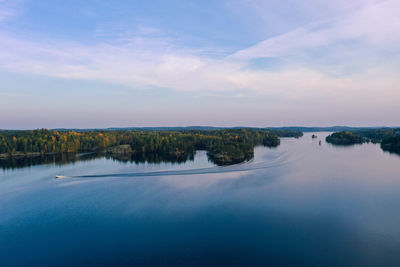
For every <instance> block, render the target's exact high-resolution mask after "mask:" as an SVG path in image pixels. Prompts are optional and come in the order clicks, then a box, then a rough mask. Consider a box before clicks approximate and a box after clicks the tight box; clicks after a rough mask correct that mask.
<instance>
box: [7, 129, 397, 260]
mask: <svg viewBox="0 0 400 267" xmlns="http://www.w3.org/2000/svg"><path fill="white" fill-rule="evenodd" d="M316 135H318V139H317V140H312V139H311V134H305V136H304V137H302V138H300V139H290V138H287V139H286V138H284V139H282V141H281V145H280V146H279V147H278V148H276V149H269V148H264V147H257V148H256V150H255V158H254V159H253V160H252V161H250V162H247V163H243V164H239V165H235V166H229V167H217V166H214V165H213V164H212V163H210V162H209V161H208V160H207V156H206V153H205V152H204V151H199V152H197V154H196V156H195V158H194V161H187V162H185V163H181V164H178V163H160V164H149V163H141V164H135V163H122V162H119V161H114V160H110V159H105V158H97V159H92V160H87V161H77V162H74V163H71V164H65V165H56V164H46V165H36V166H32V167H26V168H20V169H14V170H13V169H5V170H0V265H1V266H9V265H10V266H12V265H29V266H37V265H41V266H46V265H66V266H71V265H106V264H114V265H115V264H119V265H133V264H136V265H171V266H176V265H185V266H187V265H240V266H243V265H266V264H279V265H321V266H322V265H336V266H337V265H344V264H345V265H359V266H360V265H368V266H399V265H400V193H399V192H400V156H398V155H394V154H389V153H385V152H383V151H382V150H381V149H380V148H379V145H374V144H364V145H357V146H351V147H334V146H331V145H329V144H327V143H325V142H324V139H325V136H326V135H327V133H316ZM319 140H322V144H321V145H319V144H318V141H319ZM56 175H64V176H69V177H68V178H64V179H55V176H56ZM84 175H90V177H82V176H84ZM79 176H80V177H79Z"/></svg>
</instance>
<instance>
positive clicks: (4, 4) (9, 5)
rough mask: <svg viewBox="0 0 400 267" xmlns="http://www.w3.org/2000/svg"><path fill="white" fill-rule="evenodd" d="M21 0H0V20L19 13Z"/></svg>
mask: <svg viewBox="0 0 400 267" xmlns="http://www.w3.org/2000/svg"><path fill="white" fill-rule="evenodd" d="M21 3H22V1H21V0H0V22H2V21H5V20H7V19H11V18H13V17H17V16H18V15H20V14H21V12H22V11H21Z"/></svg>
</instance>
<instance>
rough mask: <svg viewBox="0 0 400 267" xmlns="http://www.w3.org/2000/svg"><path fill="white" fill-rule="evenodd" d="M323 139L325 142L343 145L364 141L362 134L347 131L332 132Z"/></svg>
mask: <svg viewBox="0 0 400 267" xmlns="http://www.w3.org/2000/svg"><path fill="white" fill-rule="evenodd" d="M325 140H326V142H327V143H330V144H334V145H343V146H347V145H354V144H362V143H364V142H365V141H366V139H364V138H363V137H362V136H360V135H357V134H355V133H352V132H349V131H343V132H336V133H333V134H331V135H328V136H327V137H326V138H325Z"/></svg>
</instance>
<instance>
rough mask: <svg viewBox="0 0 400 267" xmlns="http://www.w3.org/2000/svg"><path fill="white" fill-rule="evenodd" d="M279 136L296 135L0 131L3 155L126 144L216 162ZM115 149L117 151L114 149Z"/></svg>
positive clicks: (243, 155)
mask: <svg viewBox="0 0 400 267" xmlns="http://www.w3.org/2000/svg"><path fill="white" fill-rule="evenodd" d="M278 134H279V136H285V135H286V136H297V137H298V136H299V135H300V134H301V133H293V132H292V131H283V132H282V131H279V132H277V133H274V131H269V130H253V129H224V130H211V131H206V130H187V131H141V130H125V131H82V132H76V131H55V130H46V129H40V130H30V131H0V154H1V155H2V157H3V158H4V157H13V156H29V155H37V154H39V155H45V154H47V155H48V154H56V153H84V152H104V151H111V152H110V153H118V149H117V150H110V148H115V147H118V146H125V147H126V146H127V145H128V148H129V153H133V154H157V155H169V156H171V155H176V156H177V157H182V156H186V155H193V153H194V152H195V151H196V150H207V152H208V155H209V157H210V159H211V160H213V161H214V162H215V163H217V164H219V165H224V164H232V163H237V162H241V161H243V160H246V159H249V158H251V157H252V155H253V148H254V146H255V145H265V146H277V145H279V138H278ZM115 151H117V152H115Z"/></svg>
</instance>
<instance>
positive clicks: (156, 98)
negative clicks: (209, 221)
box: [0, 0, 400, 129]
mask: <svg viewBox="0 0 400 267" xmlns="http://www.w3.org/2000/svg"><path fill="white" fill-rule="evenodd" d="M399 11H400V1H398V0H352V1H348V0H308V1H302V0H297V1H296V0H269V1H262V0H242V1H239V0H201V1H200V0H198V1H191V0H187V1H181V0H168V1H161V0H154V1H147V0H143V1H134V0H115V1H107V0H68V1H61V0H58V1H56V0H35V1H33V0H0V129H33V128H104V127H141V126H189V125H209V126H255V127H267V126H289V125H290V126H293V125H304V126H331V125H349V126H383V125H385V126H400V116H399V114H400V16H399V15H398V14H399Z"/></svg>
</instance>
